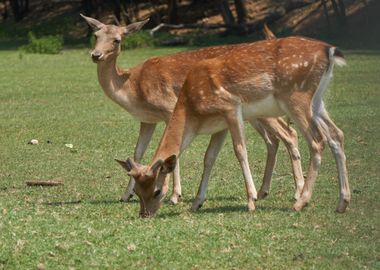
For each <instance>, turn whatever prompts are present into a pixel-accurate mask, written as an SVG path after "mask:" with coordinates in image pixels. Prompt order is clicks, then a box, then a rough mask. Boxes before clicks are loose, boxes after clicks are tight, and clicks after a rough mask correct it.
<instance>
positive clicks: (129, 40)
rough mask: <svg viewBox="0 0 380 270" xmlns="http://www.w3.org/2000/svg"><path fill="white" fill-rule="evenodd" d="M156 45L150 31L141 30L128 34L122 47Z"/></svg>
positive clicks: (132, 47) (131, 47)
mask: <svg viewBox="0 0 380 270" xmlns="http://www.w3.org/2000/svg"><path fill="white" fill-rule="evenodd" d="M154 45H155V42H154V38H153V37H152V36H151V35H150V34H149V32H148V31H139V32H135V33H133V34H130V35H128V36H127V37H126V38H125V39H124V42H123V43H122V49H134V48H142V47H152V46H154Z"/></svg>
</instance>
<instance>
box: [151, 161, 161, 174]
mask: <svg viewBox="0 0 380 270" xmlns="http://www.w3.org/2000/svg"><path fill="white" fill-rule="evenodd" d="M162 164H164V161H163V160H161V159H159V160H157V161H156V162H155V163H154V164H153V165H152V166H151V167H150V171H151V172H152V174H155V173H156V172H157V170H158V169H160V168H161V166H162Z"/></svg>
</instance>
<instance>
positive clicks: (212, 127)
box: [198, 116, 227, 134]
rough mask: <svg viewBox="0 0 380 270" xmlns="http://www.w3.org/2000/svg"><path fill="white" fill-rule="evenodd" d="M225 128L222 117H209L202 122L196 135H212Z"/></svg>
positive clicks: (225, 124) (224, 121)
mask: <svg viewBox="0 0 380 270" xmlns="http://www.w3.org/2000/svg"><path fill="white" fill-rule="evenodd" d="M226 128H227V123H226V120H225V119H224V118H223V117H220V116H219V117H209V118H207V119H205V120H203V121H202V123H201V126H200V128H199V130H198V134H214V133H217V132H219V131H221V130H223V129H226Z"/></svg>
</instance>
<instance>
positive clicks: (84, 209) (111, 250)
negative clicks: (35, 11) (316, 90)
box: [0, 48, 380, 269]
mask: <svg viewBox="0 0 380 270" xmlns="http://www.w3.org/2000/svg"><path fill="white" fill-rule="evenodd" d="M183 49H185V48H176V49H144V50H132V51H127V52H123V54H122V55H121V56H120V61H119V64H120V65H121V66H123V67H127V66H132V65H135V64H137V63H139V62H141V61H142V60H143V59H146V58H148V57H151V56H154V55H160V54H167V53H173V52H175V51H179V50H183ZM347 61H348V64H349V65H348V66H347V67H344V68H336V69H335V77H334V81H333V83H332V85H331V86H330V89H329V93H328V94H327V97H326V100H327V104H328V110H329V111H330V113H331V116H332V118H333V119H334V120H335V122H336V123H337V125H338V126H339V127H341V128H342V129H343V130H344V132H345V141H346V146H345V147H346V154H347V165H348V170H349V177H350V184H351V190H353V191H354V192H353V194H352V203H351V204H350V206H349V209H348V211H347V213H346V214H343V215H339V214H336V213H334V209H335V206H336V203H337V201H338V183H337V178H336V169H335V163H334V160H333V158H332V157H331V154H330V153H329V151H328V149H327V150H326V151H325V155H324V160H323V163H322V168H321V173H320V175H319V178H318V180H317V184H316V188H315V192H314V196H313V199H312V202H311V204H310V205H309V207H308V208H306V209H305V210H304V211H303V212H301V213H295V212H293V211H292V210H291V206H292V203H293V202H292V196H293V183H292V177H291V171H290V166H289V165H290V163H289V160H288V157H287V155H286V150H285V149H284V147H281V148H280V151H279V156H278V163H277V165H276V171H275V174H274V181H273V188H272V191H271V194H270V195H269V197H268V198H267V199H266V200H263V201H260V202H258V204H257V205H258V209H257V211H256V212H255V213H254V214H250V213H248V212H247V211H246V206H245V204H246V199H245V191H244V183H243V178H242V174H241V171H240V169H239V166H238V163H237V161H236V158H235V156H234V154H233V149H232V145H231V141H230V139H229V140H228V141H227V143H226V145H225V146H224V148H223V150H222V152H221V154H220V156H219V158H218V160H217V163H216V165H215V168H214V170H213V174H212V178H211V181H210V185H209V192H208V200H207V201H206V203H205V204H204V206H203V208H202V209H201V210H200V211H199V212H197V213H192V212H190V211H189V209H190V206H191V201H192V199H193V198H194V196H195V194H196V191H197V187H198V184H199V180H200V176H201V171H202V168H203V165H202V161H203V154H204V151H205V149H206V147H207V142H208V137H206V136H204V137H199V138H198V139H197V140H196V141H195V142H194V143H193V145H192V146H191V147H190V148H189V149H188V150H187V151H186V152H185V153H184V155H183V156H182V159H181V163H182V164H183V165H184V166H182V172H181V174H182V179H183V196H184V198H183V201H182V202H181V203H180V204H179V205H177V206H172V205H169V204H168V203H165V204H164V205H163V207H162V208H161V210H160V212H159V213H158V215H157V217H156V218H155V219H148V220H143V219H139V218H138V209H139V205H138V203H137V200H136V199H134V200H133V201H132V202H131V203H129V204H123V203H119V202H118V200H119V197H120V195H121V194H122V192H123V189H124V188H125V186H126V183H127V182H126V179H127V177H126V174H125V172H124V171H123V170H122V169H121V168H119V166H118V165H117V164H116V163H115V162H114V161H113V159H114V158H126V157H128V156H133V149H134V144H135V142H136V139H137V134H138V129H139V126H138V123H136V122H135V121H134V120H133V119H132V118H131V116H130V115H128V114H127V113H126V112H125V111H124V110H123V109H121V108H119V107H118V106H117V105H115V104H114V103H113V102H112V101H110V100H109V99H108V98H107V97H106V96H105V95H104V94H103V93H102V90H101V89H100V87H99V85H98V82H97V78H96V66H95V65H94V64H92V63H91V61H90V60H89V57H88V52H87V51H86V50H71V51H64V52H63V53H62V54H60V55H55V56H50V55H19V53H18V52H13V51H9V52H0V74H1V75H0V76H1V77H0V78H1V79H0V132H1V133H0V134H1V135H0V150H1V151H0V160H1V162H0V269H30V268H32V269H33V268H36V267H37V265H38V264H43V265H45V266H46V268H47V269H68V268H69V267H74V268H78V269H89V268H95V269H100V268H101V269H104V268H116V269H123V268H124V269H133V268H134V269H155V268H163V269H188V268H192V269H204V268H212V269H215V268H218V269H219V268H225V269H232V268H235V269H286V268H292V269H293V268H302V269H309V268H318V269H360V268H363V269H364V268H367V269H374V268H379V267H380V261H379V260H380V257H379V254H380V250H379V249H380V246H379V221H380V219H379V218H380V216H379V195H380V194H379V173H378V168H379V161H380V159H379V156H380V148H379V141H380V140H379V139H380V138H379V137H380V136H379V134H380V125H379V105H380V98H379V93H380V76H379V74H380V52H371V53H357V52H355V51H351V52H348V53H347ZM162 130H163V125H160V126H159V128H158V130H157V131H156V134H155V136H154V140H153V142H152V144H151V146H150V148H149V149H148V151H147V153H146V158H145V160H144V161H145V162H148V161H149V158H150V157H151V156H152V155H153V152H154V148H155V146H156V145H157V143H158V140H159V138H160V134H161V133H162ZM247 137H248V140H249V141H248V146H249V154H250V155H249V156H250V163H251V168H252V171H253V173H254V180H255V183H256V186H257V187H259V186H260V184H261V176H262V173H263V167H264V161H265V146H264V144H263V143H262V141H261V139H260V138H259V137H258V135H257V134H256V133H255V132H254V131H253V130H252V128H250V127H249V126H247ZM31 139H38V140H39V142H40V143H39V144H38V145H28V144H27V142H28V141H29V140H31ZM48 141H49V142H50V143H48ZM67 143H71V144H73V148H72V149H70V148H67V147H65V144H67ZM300 144H301V149H302V155H303V163H304V165H305V166H306V163H307V161H308V155H307V147H306V144H305V142H304V140H303V139H301V142H300ZM305 166H304V168H305ZM36 179H61V180H63V181H64V184H65V185H64V186H61V187H52V188H35V187H34V188H31V187H27V186H26V185H25V181H27V180H36Z"/></svg>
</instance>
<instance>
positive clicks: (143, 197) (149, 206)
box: [116, 155, 177, 217]
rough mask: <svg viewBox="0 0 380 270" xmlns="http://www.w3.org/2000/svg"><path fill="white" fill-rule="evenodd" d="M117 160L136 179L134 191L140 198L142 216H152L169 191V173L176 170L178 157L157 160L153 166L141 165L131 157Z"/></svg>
mask: <svg viewBox="0 0 380 270" xmlns="http://www.w3.org/2000/svg"><path fill="white" fill-rule="evenodd" d="M116 161H117V162H118V163H119V164H120V165H121V166H122V167H123V168H124V169H126V170H127V171H128V175H129V176H132V177H133V178H134V179H135V181H136V185H135V190H134V191H135V193H136V194H137V196H138V197H139V198H140V217H152V216H153V215H154V214H155V213H156V212H157V210H158V209H159V208H160V206H161V202H162V200H163V199H164V197H165V195H166V193H167V191H168V174H169V173H171V172H172V171H173V170H174V168H175V165H176V162H177V157H176V156H175V155H172V156H170V157H168V158H167V159H165V160H162V159H160V160H157V161H156V162H155V163H154V164H153V165H152V166H143V165H140V164H138V163H136V162H134V161H133V160H132V159H130V158H128V159H127V160H126V161H121V160H116Z"/></svg>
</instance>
